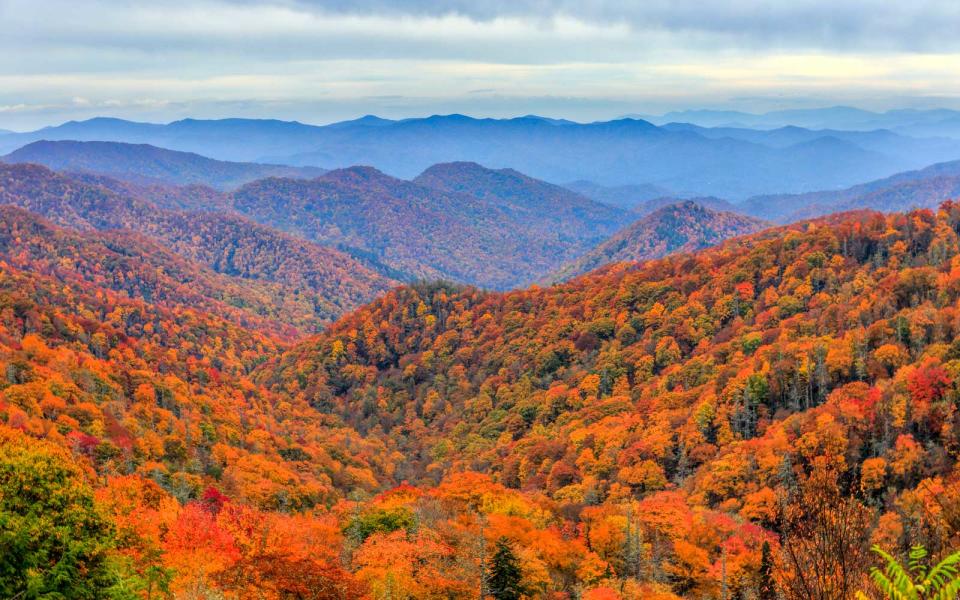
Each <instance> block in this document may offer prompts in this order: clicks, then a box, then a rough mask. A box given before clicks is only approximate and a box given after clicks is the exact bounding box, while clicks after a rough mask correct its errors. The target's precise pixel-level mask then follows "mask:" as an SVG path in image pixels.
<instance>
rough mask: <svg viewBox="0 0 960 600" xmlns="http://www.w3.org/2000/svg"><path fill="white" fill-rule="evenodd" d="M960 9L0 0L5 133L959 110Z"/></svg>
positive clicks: (745, 2)
mask: <svg viewBox="0 0 960 600" xmlns="http://www.w3.org/2000/svg"><path fill="white" fill-rule="evenodd" d="M958 32H960V0H908V1H901V0H785V1H778V0H766V1H763V0H727V1H723V2H721V1H719V0H695V1H690V0H645V1H642V2H641V1H635V2H629V1H628V2H624V1H619V2H618V1H614V0H610V1H608V0H580V1H577V0H455V1H452V2H443V1H440V0H422V1H413V2H402V1H396V0H394V1H388V0H361V1H348V0H315V1H310V0H273V1H261V0H199V1H186V0H152V1H144V2H141V1H138V0H0V128H3V127H5V128H9V129H28V128H34V127H38V126H41V125H46V124H52V123H59V122H62V121H64V120H68V119H81V118H87V117H91V116H96V115H110V116H119V117H124V118H131V119H139V120H146V121H170V120H174V119H178V118H182V117H186V116H191V117H198V118H212V117H226V116H243V117H273V118H280V119H297V120H301V121H305V122H311V123H324V122H330V121H333V120H340V119H344V118H352V117H356V116H360V115H363V114H367V113H375V114H379V115H382V116H387V117H406V116H422V115H428V114H433V113H451V112H460V113H466V114H471V115H478V116H515V115H523V114H529V113H537V114H543V115H546V116H554V117H566V118H572V119H576V120H593V119H604V118H611V117H615V116H618V115H622V114H624V113H647V114H659V113H662V112H665V111H669V110H674V109H683V108H735V109H743V110H749V111H764V110H769V109H776V108H793V107H812V106H828V105H833V104H850V105H855V106H860V107H864V108H871V109H886V108H893V107H903V106H911V107H933V106H945V107H951V108H960V75H958V74H960V35H958Z"/></svg>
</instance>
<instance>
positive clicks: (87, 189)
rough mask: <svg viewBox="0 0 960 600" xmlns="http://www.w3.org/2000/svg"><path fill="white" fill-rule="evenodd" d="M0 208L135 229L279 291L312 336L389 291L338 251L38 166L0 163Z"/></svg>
mask: <svg viewBox="0 0 960 600" xmlns="http://www.w3.org/2000/svg"><path fill="white" fill-rule="evenodd" d="M0 204H12V205H15V206H19V207H22V208H25V209H27V210H29V211H31V212H34V213H36V214H38V215H42V216H44V217H46V218H48V219H50V220H51V221H53V222H54V223H56V224H58V225H61V226H64V227H70V228H74V229H80V230H105V229H130V230H134V231H137V232H140V233H143V234H145V235H148V236H150V237H151V238H153V239H154V240H156V241H158V242H160V243H161V244H163V245H165V246H166V247H168V248H170V249H172V250H173V251H175V252H176V253H178V254H180V255H181V256H183V257H185V258H188V259H190V260H195V261H198V262H200V263H202V264H203V265H206V266H207V267H209V268H212V269H214V270H216V271H217V272H220V273H223V274H226V275H229V276H231V277H239V278H242V279H251V280H261V281H264V282H270V283H274V284H277V286H275V287H274V288H273V292H272V293H273V294H274V297H273V302H274V303H275V304H276V306H277V307H280V308H282V310H283V311H284V314H285V315H286V317H285V318H286V319H287V322H288V323H290V324H292V325H295V326H296V327H297V328H299V329H302V330H307V331H315V330H317V329H318V328H320V327H322V326H323V325H324V324H325V323H326V322H328V321H329V320H331V319H333V318H335V317H337V316H339V315H341V314H343V313H344V312H346V311H348V310H351V309H353V308H355V307H356V306H358V305H359V304H361V303H363V302H365V301H369V300H370V299H372V298H374V297H375V296H376V295H378V294H379V293H382V292H383V291H385V290H386V289H388V288H389V287H390V286H391V285H392V284H393V282H392V281H391V280H389V279H387V278H385V277H383V276H381V275H379V274H377V273H375V272H374V271H371V270H370V269H368V268H366V267H364V266H363V265H361V264H359V263H358V262H357V261H355V260H353V259H352V258H350V257H349V256H347V255H345V254H343V253H342V252H338V251H337V250H334V249H332V248H325V247H322V246H318V245H316V244H312V243H310V242H307V241H305V240H301V239H298V238H295V237H292V236H289V235H285V234H283V233H280V232H278V231H275V230H273V229H270V228H269V227H265V226H263V225H259V224H257V223H254V222H252V221H250V220H248V219H246V218H244V217H242V216H240V215H236V214H226V213H217V212H210V211H202V212H189V211H171V210H163V209H160V208H158V207H157V206H155V205H153V204H151V203H149V202H146V201H143V200H139V199H137V198H133V197H128V196H122V195H119V194H117V193H114V192H112V191H110V190H108V189H107V188H104V187H101V186H97V185H90V184H88V183H84V182H82V181H77V180H74V179H71V178H69V177H66V176H63V175H59V174H56V173H53V172H52V171H50V170H48V169H47V168H45V167H41V166H38V165H2V164H0Z"/></svg>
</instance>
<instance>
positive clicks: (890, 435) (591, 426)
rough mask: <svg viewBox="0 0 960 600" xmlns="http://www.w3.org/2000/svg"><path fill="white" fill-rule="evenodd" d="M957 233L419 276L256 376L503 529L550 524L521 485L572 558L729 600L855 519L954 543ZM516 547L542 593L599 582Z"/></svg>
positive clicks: (954, 215)
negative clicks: (499, 286)
mask: <svg viewBox="0 0 960 600" xmlns="http://www.w3.org/2000/svg"><path fill="white" fill-rule="evenodd" d="M958 232H960V207H958V206H957V205H955V204H947V205H945V206H944V208H943V210H942V211H941V212H940V213H938V214H934V213H932V212H931V211H919V212H917V213H913V214H909V215H903V214H896V215H890V216H884V215H881V214H878V213H866V212H864V213H857V214H848V215H841V216H837V217H834V218H832V219H830V220H823V221H818V222H810V223H802V224H797V225H795V226H790V227H784V228H778V229H774V230H768V231H765V232H761V233H758V234H754V235H753V236H748V237H746V238H740V239H738V240H737V241H736V242H727V243H723V244H721V245H719V246H718V247H715V248H711V249H707V250H703V251H700V252H698V253H695V254H679V255H674V256H671V257H668V258H665V259H660V260H655V261H649V262H647V263H644V264H642V265H640V266H639V267H635V266H631V267H624V266H619V267H612V268H609V269H606V270H602V271H600V272H597V273H593V274H589V275H587V276H584V277H581V278H578V279H576V280H573V281H571V282H568V283H566V284H561V285H558V286H554V287H551V288H537V287H534V288H531V289H525V290H518V291H512V292H508V293H489V292H482V291H478V290H476V289H470V288H456V287H451V286H448V285H432V286H431V285H419V286H414V287H405V288H400V289H398V290H395V291H392V292H391V293H390V294H388V295H387V296H386V297H384V298H382V299H379V300H378V301H376V302H375V303H373V304H371V305H370V306H367V307H364V308H363V309H361V310H359V311H357V312H355V313H352V314H351V315H349V316H347V317H346V318H344V319H343V320H341V321H340V322H338V323H336V324H335V325H334V326H333V327H332V328H331V329H330V330H329V331H327V332H325V333H324V334H322V335H320V336H318V337H317V338H315V339H313V340H309V341H307V342H304V343H302V344H300V345H298V346H297V347H295V348H294V349H292V350H291V351H290V352H288V353H286V354H285V355H284V356H283V357H282V358H281V359H280V360H279V361H276V362H272V363H270V364H266V365H264V366H263V367H262V368H260V369H259V370H258V373H257V380H258V381H261V382H264V383H265V384H267V385H269V386H270V387H271V388H272V389H274V390H277V391H278V392H279V391H281V390H283V391H284V392H285V393H287V394H289V395H290V397H291V398H292V399H295V400H301V401H309V402H312V403H313V404H314V405H315V406H318V407H321V408H322V409H323V410H325V411H330V412H332V413H334V414H337V415H340V416H341V417H342V418H343V419H345V420H346V421H347V422H348V423H349V424H350V425H351V426H353V427H354V428H356V429H357V430H358V431H360V432H361V433H364V434H367V435H375V436H378V437H379V438H381V439H383V440H385V443H386V444H387V446H388V447H389V448H390V449H391V450H392V451H394V452H396V454H395V455H396V456H397V463H396V465H395V469H396V471H395V473H396V476H397V477H399V478H403V479H404V480H408V481H410V482H411V483H412V484H414V485H422V486H425V487H429V488H430V489H436V490H437V492H436V493H437V494H440V495H441V496H442V495H444V494H445V493H451V492H453V493H457V494H460V495H462V497H463V498H465V499H467V501H468V502H469V503H468V504H467V506H470V507H476V508H474V509H473V510H478V511H480V512H481V513H482V514H485V515H489V516H490V519H491V522H494V521H496V522H497V523H500V522H501V521H499V519H501V518H504V519H507V518H508V517H504V516H503V515H504V513H507V514H517V515H519V516H517V517H515V518H514V520H513V521H510V523H511V524H512V525H511V526H509V527H507V526H504V528H503V529H498V530H497V533H496V534H495V535H499V534H500V531H511V532H516V531H517V530H522V531H531V530H534V529H535V526H533V525H532V524H531V523H530V520H533V519H536V518H538V517H536V516H527V517H524V516H522V515H536V514H537V513H534V512H532V511H531V512H525V511H526V510H527V509H525V508H523V507H522V506H523V505H522V504H520V506H517V504H519V502H520V501H519V500H514V499H510V500H509V501H508V500H507V498H510V496H509V495H508V494H509V491H510V490H514V491H516V493H519V494H523V495H525V497H527V498H538V497H542V496H546V498H548V499H549V500H551V501H552V503H553V504H552V506H554V507H555V510H556V511H558V512H559V513H560V514H564V515H566V517H565V518H566V519H568V520H569V523H567V522H565V523H564V525H563V526H558V527H562V528H563V530H564V531H570V532H571V533H570V534H569V535H570V542H569V545H567V546H563V547H566V548H569V549H570V551H571V552H572V553H574V555H575V556H584V555H582V554H577V552H579V550H576V549H575V548H578V547H579V546H577V545H576V544H577V543H578V542H577V540H579V539H580V538H578V537H577V534H575V533H572V532H575V531H584V532H586V533H584V534H583V536H584V543H586V544H587V545H588V547H589V548H591V549H592V551H594V552H596V553H597V554H598V556H600V557H601V558H602V559H603V560H604V561H606V562H605V564H604V565H602V566H600V567H599V568H598V570H599V571H603V570H604V569H610V571H608V573H609V572H612V573H613V574H614V575H613V577H612V579H611V580H608V581H607V583H606V585H608V586H610V587H611V588H613V589H622V586H624V585H628V582H634V581H639V582H644V583H647V584H649V583H651V582H660V583H663V584H664V586H663V587H662V588H658V589H657V591H658V592H660V593H664V594H667V595H666V596H662V597H666V598H671V599H674V598H678V597H707V598H719V597H720V596H721V592H720V588H721V581H722V582H724V584H725V585H730V586H731V588H735V589H736V590H738V591H735V592H731V593H732V594H740V595H743V596H749V595H751V594H754V595H755V591H756V587H754V586H756V583H755V582H756V581H757V580H756V577H757V576H758V572H759V570H762V567H761V566H760V565H761V563H762V562H763V561H762V559H761V554H763V553H764V552H767V553H768V554H769V553H774V555H775V556H779V557H782V558H783V560H784V561H785V563H784V564H783V565H782V566H780V567H778V569H782V570H781V571H778V572H779V573H781V574H783V576H784V577H789V576H791V574H794V573H796V570H797V569H802V568H804V565H805V564H808V563H804V562H802V560H801V562H793V563H791V562H789V561H790V560H797V559H796V558H795V559H791V558H790V557H791V556H794V557H797V556H798V553H800V552H804V548H810V545H812V544H815V543H816V541H815V540H816V539H819V537H818V536H821V535H828V534H833V533H834V532H836V531H837V530H835V529H832V527H833V525H831V524H830V522H831V520H832V518H833V517H834V516H837V515H847V516H846V517H845V520H844V521H843V522H842V523H841V524H840V525H839V526H842V527H845V528H847V529H845V530H844V531H847V532H848V533H849V532H850V531H852V532H853V533H849V535H851V536H852V538H851V539H852V540H853V541H852V542H850V543H852V544H856V543H863V544H866V543H869V542H870V541H871V540H883V542H882V543H883V544H885V545H887V546H888V547H891V548H896V549H897V552H901V551H905V550H906V549H907V548H908V547H909V545H910V543H911V540H915V539H917V538H918V537H921V536H922V537H923V539H928V540H930V542H929V543H931V544H932V543H934V540H936V542H935V543H937V544H944V547H946V548H952V547H955V543H956V539H957V537H956V536H957V535H958V534H960V531H958V530H957V528H956V526H955V525H954V526H948V525H947V524H946V523H945V520H944V518H943V517H941V516H938V515H942V514H943V513H940V512H939V511H937V510H936V508H935V507H936V506H938V504H937V503H938V502H940V501H943V502H949V503H951V504H950V506H952V507H955V506H958V504H957V498H958V493H957V492H958V491H960V474H958V472H957V470H956V467H957V465H958V460H960V457H958V454H957V452H956V449H955V448H954V447H953V445H954V443H955V442H954V440H955V437H954V436H956V435H957V433H958V430H960V420H958V417H960V415H958V412H957V406H956V404H955V402H956V399H957V398H960V379H958V377H957V373H958V369H960V344H958V343H957V342H956V340H957V339H958V337H960V329H958V323H960V321H958V319H957V316H958V311H957V303H958V302H960V285H958V284H957V282H958V273H957V269H956V264H957V260H958V259H960V237H958ZM292 381H297V382H298V384H296V385H293V386H291V385H290V382H292ZM464 472H466V473H467V474H470V473H471V472H479V473H481V474H482V475H472V476H471V475H465V474H464ZM468 477H472V479H468ZM487 478H490V479H492V480H493V481H494V482H495V484H496V485H498V486H501V487H500V488H497V490H498V491H493V490H491V491H490V492H489V494H488V493H486V492H484V491H482V490H485V489H490V488H489V487H488V486H490V484H489V483H487V482H488V481H489V479H487ZM438 482H440V483H439V484H438ZM467 482H469V483H467ZM934 495H936V496H937V497H934ZM497 497H500V498H503V501H502V502H501V501H498V500H497ZM406 506H408V507H410V508H409V510H417V507H420V506H424V505H423V504H418V503H417V502H416V501H415V500H410V501H408V503H407V504H406ZM511 507H516V508H515V512H508V511H510V510H511ZM465 510H471V509H470V508H467V509H465ZM418 514H419V513H418ZM553 514H556V513H553ZM851 515H853V516H851ZM858 515H859V516H858ZM824 516H827V517H830V518H828V519H827V522H826V523H824V521H822V520H817V519H822V518H823V517H824ZM861 516H862V517H861ZM787 518H789V519H790V521H786V523H788V525H787V527H790V529H789V530H787V528H786V527H784V526H783V525H782V524H783V523H785V521H784V519H787ZM525 519H530V520H525ZM807 519H813V520H814V521H813V523H820V525H816V524H811V522H810V521H808V520H807ZM916 519H920V521H917V520H916ZM923 519H931V521H930V522H927V521H923ZM917 522H924V523H927V524H924V525H922V526H921V529H922V533H921V532H920V531H921V530H917V531H915V532H914V533H911V534H906V533H905V530H904V528H903V524H904V523H917ZM801 523H802V524H804V527H805V529H801V528H800V527H799V525H797V526H794V525H793V524H801ZM481 526H482V525H481ZM443 527H444V525H443V524H442V523H439V524H437V525H436V526H435V528H434V529H429V527H428V530H429V531H432V532H436V534H437V535H440V536H443V535H444V534H443V532H444V531H446V530H445V529H444V528H443ZM491 527H494V528H496V525H491ZM807 527H809V529H806V528H807ZM638 530H639V531H640V532H641V533H639V534H637V536H638V537H639V538H640V539H642V540H644V542H643V543H645V544H649V546H644V548H646V549H645V550H644V552H643V554H642V558H641V559H637V560H640V561H642V562H641V565H642V566H641V568H639V569H638V568H636V567H635V566H634V563H633V562H632V560H633V559H632V558H630V557H632V556H634V555H633V554H631V553H630V549H629V545H628V541H629V540H630V539H631V538H630V535H631V531H638ZM848 533H844V535H847V534H848ZM510 535H511V536H512V537H511V538H510V539H511V540H523V541H518V542H517V544H518V546H517V547H518V548H520V549H522V550H519V551H522V552H524V553H526V554H525V555H528V556H531V557H534V558H531V559H530V560H534V559H536V560H544V561H545V562H547V563H548V564H551V565H556V566H549V567H548V566H546V565H545V567H544V568H546V569H548V572H549V573H550V577H545V578H544V579H542V580H539V581H544V580H545V581H547V583H544V584H543V585H544V586H545V587H544V589H545V590H556V591H560V590H563V589H566V588H564V587H563V586H564V583H561V582H564V581H570V580H572V581H584V579H586V578H587V577H589V576H588V575H583V574H581V573H583V572H582V571H578V572H577V573H576V574H574V573H569V578H570V579H568V580H564V579H563V577H562V576H561V574H562V573H564V572H565V571H564V570H563V569H564V567H562V566H559V565H560V564H565V563H559V562H558V563H549V559H548V558H545V556H553V555H554V554H553V550H552V547H548V546H547V545H546V542H540V543H538V539H539V538H537V537H535V536H531V537H527V536H526V535H525V534H519V533H511V534H510ZM928 535H929V537H926V536H928ZM443 539H450V538H443ZM611 540H612V541H611ZM764 542H766V543H767V545H768V550H767V551H761V547H762V546H763V545H764ZM630 543H632V542H630ZM625 545H627V549H624V547H625ZM843 547H844V548H845V549H846V548H847V547H848V546H846V545H844V546H843ZM461 548H462V547H461ZM781 549H783V551H781ZM788 549H789V551H788ZM864 550H865V548H864ZM464 551H465V550H464ZM842 558H843V557H840V556H836V557H835V556H823V555H822V553H821V554H820V555H817V556H809V560H817V561H819V562H817V564H823V565H826V566H824V567H823V568H825V569H828V570H829V572H830V573H834V572H835V571H833V569H834V568H837V569H843V570H844V571H843V572H844V573H848V574H849V575H845V576H849V577H851V578H859V577H866V571H867V569H868V567H869V566H870V564H871V562H870V561H868V560H860V561H852V562H851V561H846V562H843V563H835V562H834V561H835V560H838V561H839V560H840V559H842ZM581 560H586V558H583V559H581ZM768 560H769V559H768ZM691 565H694V567H691ZM657 572H666V573H677V574H678V575H677V577H676V579H672V578H671V579H667V580H666V581H665V580H664V579H658V578H657V576H656V575H655V574H651V573H657ZM837 572H839V571H837ZM853 580H854V581H861V580H860V579H853ZM729 582H737V583H735V584H734V583H729ZM671 593H672V594H673V595H671ZM652 596H653V592H650V591H648V592H645V593H644V592H641V593H637V594H635V595H634V596H633V597H636V598H645V597H652ZM610 597H615V596H613V595H611V596H610ZM791 597H796V598H802V597H806V596H804V595H803V594H802V593H801V594H799V595H794V596H791Z"/></svg>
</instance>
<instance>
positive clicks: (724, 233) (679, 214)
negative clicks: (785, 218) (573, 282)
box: [551, 200, 768, 281]
mask: <svg viewBox="0 0 960 600" xmlns="http://www.w3.org/2000/svg"><path fill="white" fill-rule="evenodd" d="M766 227H768V224H767V223H766V222H764V221H761V220H759V219H755V218H753V217H747V216H743V215H738V214H735V213H730V212H719V211H716V210H711V209H709V208H706V207H704V206H702V205H700V204H697V203H695V202H693V201H689V200H688V201H686V202H682V203H679V204H672V205H669V206H665V207H663V208H660V209H658V210H656V211H654V212H653V213H651V214H649V215H647V216H645V217H643V218H642V219H640V220H638V221H636V222H635V223H634V224H632V225H630V226H629V227H627V228H626V229H624V230H622V231H620V232H618V233H616V234H615V235H613V236H612V237H611V238H610V239H608V240H606V241H604V242H603V243H601V244H600V245H599V246H597V247H596V248H594V249H593V250H591V251H590V252H587V253H586V254H584V255H583V256H581V257H580V258H577V259H576V260H574V261H573V262H571V263H570V264H568V265H565V266H564V267H563V268H562V269H560V270H559V271H558V272H557V273H556V274H554V275H553V276H552V277H551V279H552V280H554V281H557V280H563V279H569V278H570V277H575V276H577V275H581V274H583V273H586V272H587V271H592V270H594V269H597V268H599V267H601V266H603V265H606V264H609V263H614V262H624V261H643V260H649V259H651V258H660V257H662V256H666V255H667V254H672V253H674V252H692V251H694V250H699V249H701V248H706V247H707V246H712V245H714V244H717V243H719V242H721V241H723V240H725V239H727V238H731V237H736V236H740V235H745V234H748V233H754V232H756V231H759V230H761V229H764V228H766Z"/></svg>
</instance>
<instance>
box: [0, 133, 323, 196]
mask: <svg viewBox="0 0 960 600" xmlns="http://www.w3.org/2000/svg"><path fill="white" fill-rule="evenodd" d="M0 161H2V162H6V163H10V164H15V163H34V164H41V165H44V166H47V167H50V168H51V169H54V170H57V171H78V172H95V173H100V174H104V175H108V176H111V177H121V178H123V179H127V180H132V181H135V182H138V183H146V184H151V183H163V184H172V185H191V184H202V185H207V186H210V187H213V188H217V189H221V190H222V189H230V188H236V187H239V186H241V185H243V184H245V183H249V182H251V181H254V180H256V179H262V178H264V177H300V178H305V179H309V178H312V177H318V176H320V175H323V174H324V173H325V172H326V170H325V169H321V168H317V167H289V166H285V165H268V164H258V163H240V162H228V161H221V160H214V159H212V158H207V157H206V156H201V155H199V154H195V153H192V152H179V151H175V150H167V149H165V148H158V147H156V146H151V145H149V144H127V143H122V142H77V141H69V140H64V141H48V140H42V141H39V142H33V143H30V144H27V145H26V146H24V147H22V148H20V149H18V150H15V151H13V152H11V153H10V154H7V155H6V156H3V157H0Z"/></svg>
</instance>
